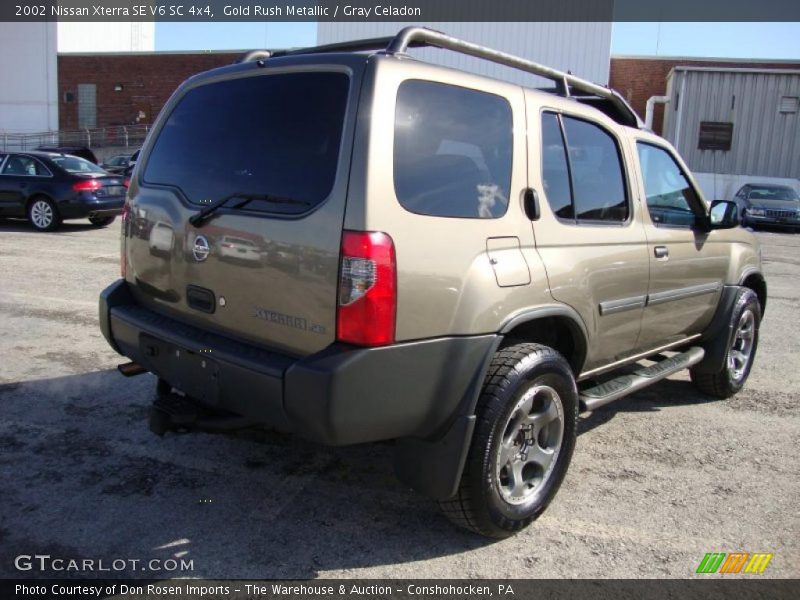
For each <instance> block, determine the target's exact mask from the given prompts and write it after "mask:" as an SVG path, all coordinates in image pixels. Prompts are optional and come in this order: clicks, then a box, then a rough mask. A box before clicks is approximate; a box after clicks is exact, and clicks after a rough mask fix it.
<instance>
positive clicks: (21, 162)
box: [3, 154, 50, 177]
mask: <svg viewBox="0 0 800 600" xmlns="http://www.w3.org/2000/svg"><path fill="white" fill-rule="evenodd" d="M3 175H26V176H31V177H36V176H41V177H48V176H50V171H48V170H47V169H46V168H45V166H44V165H42V163H40V162H39V161H38V160H36V159H35V158H33V157H31V156H21V155H18V154H12V155H11V156H9V157H8V160H7V161H6V164H5V166H4V167H3Z"/></svg>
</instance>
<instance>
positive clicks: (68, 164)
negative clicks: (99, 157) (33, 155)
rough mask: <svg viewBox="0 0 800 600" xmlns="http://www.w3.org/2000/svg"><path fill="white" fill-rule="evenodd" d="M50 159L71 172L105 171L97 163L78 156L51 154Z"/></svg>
mask: <svg viewBox="0 0 800 600" xmlns="http://www.w3.org/2000/svg"><path fill="white" fill-rule="evenodd" d="M50 160H52V161H53V162H54V163H56V164H57V165H58V166H59V167H61V168H62V169H64V170H65V171H67V172H69V173H103V172H104V171H103V169H101V168H100V167H98V166H97V165H96V164H94V163H91V162H89V161H88V160H85V159H83V158H78V157H77V156H51V157H50Z"/></svg>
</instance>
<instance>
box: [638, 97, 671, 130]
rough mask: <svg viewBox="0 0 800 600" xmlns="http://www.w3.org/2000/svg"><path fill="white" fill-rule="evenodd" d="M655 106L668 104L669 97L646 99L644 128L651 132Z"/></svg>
mask: <svg viewBox="0 0 800 600" xmlns="http://www.w3.org/2000/svg"><path fill="white" fill-rule="evenodd" d="M656 104H669V96H650V97H649V98H648V99H647V106H646V107H645V110H644V126H645V127H647V129H649V130H651V131H652V130H653V113H654V112H655V108H656Z"/></svg>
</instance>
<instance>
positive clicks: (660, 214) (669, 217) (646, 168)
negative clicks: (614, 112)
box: [636, 142, 700, 227]
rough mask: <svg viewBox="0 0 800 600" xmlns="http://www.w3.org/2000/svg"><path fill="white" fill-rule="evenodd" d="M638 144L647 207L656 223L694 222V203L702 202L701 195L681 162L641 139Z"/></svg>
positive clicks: (682, 224) (685, 223)
mask: <svg viewBox="0 0 800 600" xmlns="http://www.w3.org/2000/svg"><path fill="white" fill-rule="evenodd" d="M636 146H637V148H638V151H639V163H640V164H641V168H642V177H643V178H644V191H645V195H646V196H647V209H648V211H649V212H650V218H651V219H652V220H653V223H655V224H656V225H678V226H687V227H688V226H691V225H693V224H694V223H695V220H696V216H695V213H694V210H693V209H692V207H693V206H699V203H700V199H699V198H698V197H697V193H696V192H695V191H694V188H693V187H692V186H691V184H690V183H689V181H688V180H687V179H686V177H685V176H684V175H683V172H682V171H681V168H680V167H679V166H678V163H677V162H675V159H673V158H672V156H670V155H669V153H668V152H666V151H665V150H663V149H661V148H658V147H656V146H651V145H650V144H644V143H642V142H639V143H637V144H636Z"/></svg>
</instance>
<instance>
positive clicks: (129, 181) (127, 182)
mask: <svg viewBox="0 0 800 600" xmlns="http://www.w3.org/2000/svg"><path fill="white" fill-rule="evenodd" d="M122 185H124V186H125V187H126V188H128V187H130V186H131V180H130V178H129V177H126V178H125V179H124V180H123V181H122Z"/></svg>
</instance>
